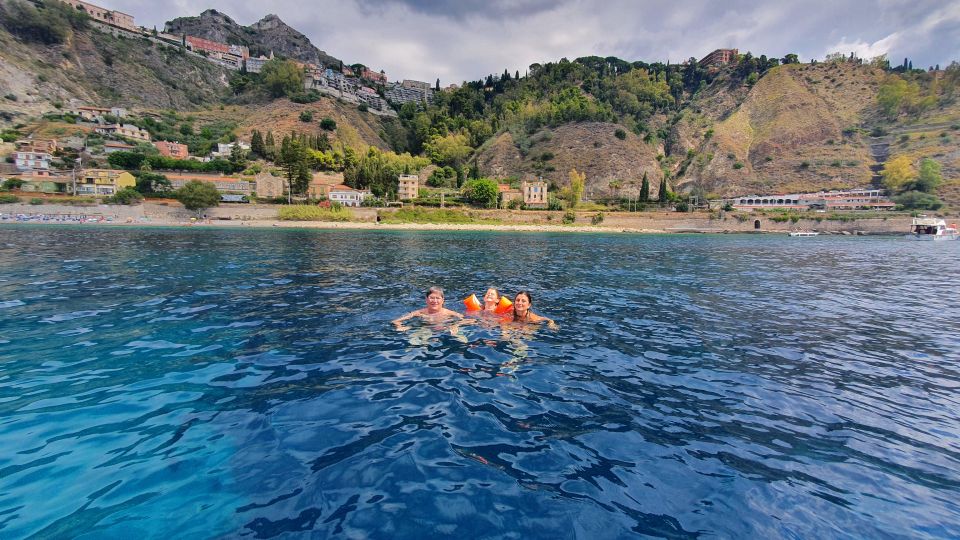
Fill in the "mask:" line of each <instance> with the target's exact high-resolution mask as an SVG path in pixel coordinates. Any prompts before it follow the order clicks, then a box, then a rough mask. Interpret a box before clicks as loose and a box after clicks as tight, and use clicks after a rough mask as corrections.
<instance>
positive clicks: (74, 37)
mask: <svg viewBox="0 0 960 540" xmlns="http://www.w3.org/2000/svg"><path fill="white" fill-rule="evenodd" d="M0 9H3V8H2V7H0ZM227 80H228V72H227V70H225V69H223V68H221V67H218V66H216V65H214V64H211V63H209V62H206V61H204V60H203V59H200V58H196V57H193V56H190V55H186V54H182V53H180V52H179V51H178V50H177V49H176V48H170V47H162V46H157V45H155V44H153V43H150V42H148V41H146V40H135V39H125V38H118V37H113V36H111V35H109V34H105V33H102V32H99V31H96V30H92V29H86V30H78V31H75V32H73V33H72V34H71V36H70V37H69V39H67V40H66V41H64V42H63V43H34V42H29V41H24V40H22V39H18V38H16V37H14V36H13V35H11V34H10V32H9V31H8V29H7V28H3V27H0V95H3V96H7V97H6V98H5V99H2V100H0V123H7V124H10V123H18V122H20V121H22V120H25V119H27V118H30V117H35V116H38V115H40V114H43V113H45V112H48V111H51V110H54V106H55V104H61V105H67V104H68V103H69V101H70V100H71V99H76V100H79V101H80V102H82V103H87V104H110V105H116V106H125V107H159V108H170V109H191V108H196V107H199V106H205V105H212V104H215V103H219V102H220V100H221V97H222V96H223V95H224V93H225V92H226V89H227Z"/></svg>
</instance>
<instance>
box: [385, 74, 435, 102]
mask: <svg viewBox="0 0 960 540" xmlns="http://www.w3.org/2000/svg"><path fill="white" fill-rule="evenodd" d="M383 95H384V97H386V98H387V101H389V102H390V103H395V104H397V105H403V104H404V103H410V102H414V103H430V102H432V101H433V88H432V87H431V86H430V83H425V82H422V81H411V80H404V81H403V82H402V83H400V84H396V83H394V84H393V85H392V86H388V87H387V89H386V91H385V92H384V93H383Z"/></svg>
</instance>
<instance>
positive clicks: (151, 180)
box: [137, 171, 171, 195]
mask: <svg viewBox="0 0 960 540" xmlns="http://www.w3.org/2000/svg"><path fill="white" fill-rule="evenodd" d="M170 187H171V186H170V180H168V179H167V177H166V176H164V175H162V174H159V173H155V172H149V171H141V172H139V173H137V191H139V192H140V193H143V194H144V195H149V194H152V193H161V192H164V191H169V190H170Z"/></svg>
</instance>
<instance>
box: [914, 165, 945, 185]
mask: <svg viewBox="0 0 960 540" xmlns="http://www.w3.org/2000/svg"><path fill="white" fill-rule="evenodd" d="M940 171H941V169H940V164H939V163H937V162H936V161H935V160H932V159H930V158H925V159H924V160H923V161H921V162H920V174H919V175H918V176H917V179H916V181H914V183H913V185H914V189H915V190H917V191H922V192H923V193H933V192H934V191H935V190H936V189H937V187H939V186H940V183H941V182H942V181H943V175H942V174H941V172H940Z"/></svg>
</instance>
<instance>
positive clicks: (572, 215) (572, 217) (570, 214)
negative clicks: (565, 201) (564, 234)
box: [561, 210, 577, 225]
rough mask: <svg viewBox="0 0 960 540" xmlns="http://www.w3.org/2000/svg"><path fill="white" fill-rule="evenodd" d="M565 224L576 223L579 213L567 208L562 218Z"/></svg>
mask: <svg viewBox="0 0 960 540" xmlns="http://www.w3.org/2000/svg"><path fill="white" fill-rule="evenodd" d="M561 221H562V222H563V224H564V225H570V224H571V223H576V221H577V213H576V212H574V211H573V210H567V211H566V212H564V213H563V219H562V220H561Z"/></svg>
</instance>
